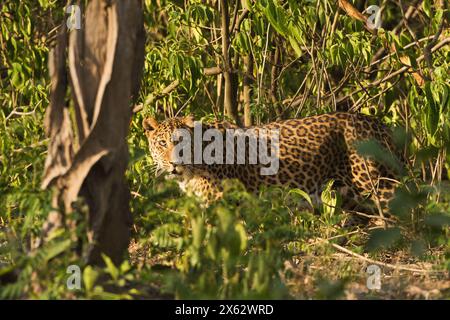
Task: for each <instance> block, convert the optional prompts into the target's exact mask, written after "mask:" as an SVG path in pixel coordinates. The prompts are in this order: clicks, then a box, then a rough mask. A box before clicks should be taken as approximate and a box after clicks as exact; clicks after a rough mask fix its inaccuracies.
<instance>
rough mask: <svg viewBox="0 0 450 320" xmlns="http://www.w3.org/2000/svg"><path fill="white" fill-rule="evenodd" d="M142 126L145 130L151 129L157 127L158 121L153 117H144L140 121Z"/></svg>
mask: <svg viewBox="0 0 450 320" xmlns="http://www.w3.org/2000/svg"><path fill="white" fill-rule="evenodd" d="M142 126H143V127H144V130H145V131H152V130H155V129H156V128H157V127H158V121H156V119H155V118H152V117H148V118H145V119H144V121H142Z"/></svg>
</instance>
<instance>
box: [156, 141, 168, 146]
mask: <svg viewBox="0 0 450 320" xmlns="http://www.w3.org/2000/svg"><path fill="white" fill-rule="evenodd" d="M158 144H159V145H160V146H161V147H166V146H167V143H166V141H164V140H159V141H158Z"/></svg>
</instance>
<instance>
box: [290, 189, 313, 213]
mask: <svg viewBox="0 0 450 320" xmlns="http://www.w3.org/2000/svg"><path fill="white" fill-rule="evenodd" d="M291 193H295V194H298V195H300V196H302V197H303V198H304V199H305V200H306V201H307V202H308V203H309V205H310V206H311V208H312V209H314V206H313V203H312V201H311V197H310V196H309V194H307V193H306V192H305V191H303V190H301V189H298V188H295V189H291V190H289V192H288V194H291Z"/></svg>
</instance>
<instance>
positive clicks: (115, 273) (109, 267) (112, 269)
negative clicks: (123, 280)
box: [102, 253, 120, 280]
mask: <svg viewBox="0 0 450 320" xmlns="http://www.w3.org/2000/svg"><path fill="white" fill-rule="evenodd" d="M102 258H103V261H105V264H106V271H107V272H108V273H109V274H110V275H111V277H112V278H113V279H114V280H117V279H119V274H120V272H119V269H118V268H117V267H116V266H115V265H114V263H113V262H112V260H111V258H110V257H108V256H107V255H106V254H103V253H102Z"/></svg>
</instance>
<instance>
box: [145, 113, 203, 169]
mask: <svg viewBox="0 0 450 320" xmlns="http://www.w3.org/2000/svg"><path fill="white" fill-rule="evenodd" d="M142 126H143V127H144V130H145V135H146V136H147V139H148V145H149V150H150V155H151V157H152V159H153V163H154V164H155V167H156V168H155V170H156V175H160V174H161V173H163V172H168V173H169V174H171V175H180V174H182V170H183V166H180V165H178V164H176V156H175V153H174V152H173V151H174V147H175V144H176V143H177V142H174V139H173V137H174V134H175V133H176V132H177V129H187V130H189V131H190V130H191V129H192V128H193V127H194V118H193V117H192V116H187V117H175V118H170V119H167V120H165V121H162V122H159V123H158V121H156V119H154V118H146V119H144V121H143V122H142Z"/></svg>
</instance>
